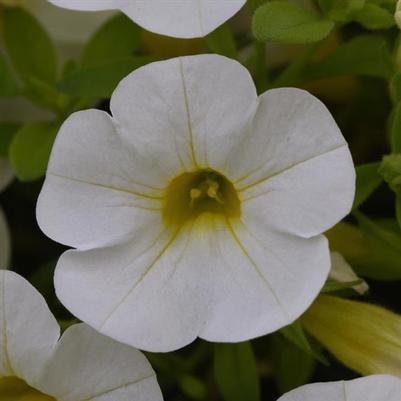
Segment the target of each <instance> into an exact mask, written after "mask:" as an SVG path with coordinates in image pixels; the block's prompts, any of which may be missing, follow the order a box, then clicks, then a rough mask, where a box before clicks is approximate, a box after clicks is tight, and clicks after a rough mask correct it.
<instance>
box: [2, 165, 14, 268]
mask: <svg viewBox="0 0 401 401" xmlns="http://www.w3.org/2000/svg"><path fill="white" fill-rule="evenodd" d="M12 178H13V174H12V172H11V169H10V166H9V164H8V162H7V161H6V160H5V159H1V158H0V193H1V192H2V191H3V190H4V189H5V188H6V187H7V185H8V184H9V183H10V182H11V180H12ZM9 262H10V233H9V230H8V225H7V220H6V216H5V215H4V212H3V209H2V208H1V207H0V269H4V268H6V267H8V265H9Z"/></svg>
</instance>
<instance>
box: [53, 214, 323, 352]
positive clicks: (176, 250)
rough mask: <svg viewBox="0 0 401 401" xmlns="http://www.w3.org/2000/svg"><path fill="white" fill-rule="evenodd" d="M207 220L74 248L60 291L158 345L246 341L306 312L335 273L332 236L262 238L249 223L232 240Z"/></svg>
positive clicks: (106, 329)
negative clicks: (106, 244) (108, 245)
mask: <svg viewBox="0 0 401 401" xmlns="http://www.w3.org/2000/svg"><path fill="white" fill-rule="evenodd" d="M209 218H210V219H214V221H213V224H214V225H215V228H214V229H213V230H212V231H211V233H208V234H207V235H205V227H204V225H203V224H206V223H202V222H198V224H199V226H196V225H195V223H194V224H193V225H192V226H191V225H188V226H186V227H185V229H183V230H182V232H180V233H179V234H177V236H176V237H174V235H175V234H176V233H174V232H165V233H162V235H160V233H157V232H155V233H154V239H153V240H151V238H144V239H142V238H138V243H137V242H135V241H134V242H133V243H127V244H122V245H119V246H115V247H113V248H104V249H98V250H89V251H84V252H82V251H74V250H72V251H67V252H66V253H64V254H63V255H62V256H61V258H60V260H59V262H58V265H57V268H56V273H55V287H56V291H57V296H58V298H59V299H60V300H61V302H62V303H63V304H64V305H65V306H66V307H67V308H68V309H69V310H70V311H71V312H72V313H73V314H75V315H76V316H77V317H79V318H80V319H82V320H84V321H85V322H86V323H88V324H90V325H91V326H92V327H94V328H95V329H96V330H98V331H100V332H101V333H103V334H105V335H108V336H110V337H112V338H114V339H116V340H118V341H121V342H124V343H126V344H129V345H132V346H135V347H137V348H140V349H144V350H148V351H153V352H167V351H171V350H174V349H178V348H181V347H183V346H184V345H186V344H188V343H190V342H192V341H193V340H194V339H195V338H196V337H197V336H199V337H202V338H205V339H207V340H210V341H225V342H237V341H244V340H247V339H250V338H254V337H258V336H261V335H264V334H267V333H269V332H272V331H275V330H277V329H279V328H281V327H283V326H285V325H287V324H290V323H291V322H292V321H293V320H295V319H296V318H297V317H299V315H300V314H302V313H303V312H304V311H305V310H306V309H307V307H308V306H309V305H310V303H311V302H312V301H313V299H314V298H315V297H316V296H317V294H318V292H319V290H320V289H321V287H322V286H323V284H324V282H325V280H326V278H327V274H328V270H329V266H330V263H329V252H328V247H327V241H326V239H325V238H324V237H323V236H320V237H316V238H312V239H303V238H298V237H294V236H290V235H287V234H280V233H268V234H265V235H264V236H263V237H261V238H260V239H259V241H257V240H256V239H255V238H254V237H252V235H251V234H250V233H249V232H248V231H247V230H246V229H245V228H238V229H237V228H235V229H236V230H238V232H237V233H236V236H237V238H234V237H233V236H232V235H231V234H230V231H229V230H228V229H227V227H226V226H225V222H222V221H221V219H220V218H216V217H214V216H209V217H207V216H203V217H202V216H201V217H200V219H209ZM208 223H209V222H208ZM210 234H211V235H210ZM254 234H255V235H257V236H258V235H259V232H256V233H254ZM239 241H241V246H239V244H238V242H239ZM265 241H267V243H270V246H271V247H272V248H273V250H272V251H271V248H267V249H266V247H265V246H264V245H263V244H264V243H265ZM150 244H151V245H150ZM245 249H246V250H247V251H245ZM288 249H292V251H291V253H288ZM247 252H248V253H249V254H251V255H252V256H251V258H249V254H248V255H247ZM111 264H112V265H113V269H110V268H109V267H110V265H111ZM256 264H257V265H256ZM305 266H307V269H305ZM299 269H303V271H302V273H300V272H299V271H298V270H299ZM299 274H302V276H303V277H304V278H306V277H307V279H305V280H304V281H302V283H303V284H302V283H301V284H302V285H301V284H300V280H299ZM127 317H129V318H127Z"/></svg>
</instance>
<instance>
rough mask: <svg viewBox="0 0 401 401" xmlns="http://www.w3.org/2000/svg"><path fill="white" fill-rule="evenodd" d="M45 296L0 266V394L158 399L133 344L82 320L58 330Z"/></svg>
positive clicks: (76, 400) (41, 398) (64, 399)
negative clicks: (127, 343)
mask: <svg viewBox="0 0 401 401" xmlns="http://www.w3.org/2000/svg"><path fill="white" fill-rule="evenodd" d="M59 335H60V329H59V326H58V324H57V321H56V319H55V318H54V317H53V315H52V314H51V312H50V311H49V309H48V307H47V305H46V302H45V300H44V299H43V297H42V296H41V295H40V294H39V293H38V292H37V291H36V290H35V289H34V288H33V287H32V286H31V285H30V284H29V283H28V282H27V281H26V280H25V279H23V278H22V277H21V276H19V275H18V274H16V273H13V272H11V271H1V272H0V399H1V400H10V399H11V400H17V399H18V400H35V401H56V400H57V401H81V400H91V401H100V400H101V401H111V400H112V401H128V400H129V401H131V400H132V401H136V400H137V401H139V400H140V401H147V400H148V401H161V400H162V396H161V393H160V389H159V386H158V384H157V381H156V378H155V374H154V372H153V370H152V368H151V366H150V365H149V363H148V362H147V360H146V358H145V357H144V356H143V355H142V354H141V353H140V352H139V351H138V350H135V349H134V348H131V347H128V346H126V345H123V344H119V343H117V342H115V341H113V340H111V339H109V338H107V337H104V336H102V335H101V334H98V333H96V332H95V331H94V330H93V329H92V328H90V327H89V326H87V325H85V324H77V325H74V326H71V327H70V328H68V329H67V330H66V331H65V333H64V334H63V335H62V336H61V338H60V339H59Z"/></svg>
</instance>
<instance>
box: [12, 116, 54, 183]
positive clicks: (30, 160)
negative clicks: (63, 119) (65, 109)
mask: <svg viewBox="0 0 401 401" xmlns="http://www.w3.org/2000/svg"><path fill="white" fill-rule="evenodd" d="M58 127H59V126H58V124H55V123H53V122H36V123H30V124H26V125H24V126H23V127H22V128H21V129H20V130H19V131H17V133H16V134H15V136H14V138H13V140H12V142H11V146H10V161H11V166H12V167H13V170H14V172H15V175H16V176H17V177H18V178H19V179H20V180H21V181H33V180H36V179H38V178H40V177H42V176H43V175H44V174H45V172H46V168H47V163H48V160H49V156H50V151H51V149H52V146H53V142H54V140H55V138H56V135H57V131H58Z"/></svg>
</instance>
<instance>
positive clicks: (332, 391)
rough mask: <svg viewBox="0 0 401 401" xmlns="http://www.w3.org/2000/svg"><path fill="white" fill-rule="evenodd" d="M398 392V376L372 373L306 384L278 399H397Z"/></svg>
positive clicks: (399, 392) (399, 381)
mask: <svg viewBox="0 0 401 401" xmlns="http://www.w3.org/2000/svg"><path fill="white" fill-rule="evenodd" d="M400 394H401V380H400V379H399V378H397V377H394V376H389V375H373V376H367V377H362V378H359V379H355V380H351V381H339V382H329V383H313V384H307V385H305V386H302V387H299V388H297V389H295V390H292V391H290V392H289V393H287V394H285V395H283V396H282V397H280V398H279V399H278V401H322V400H324V401H399V399H400Z"/></svg>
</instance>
